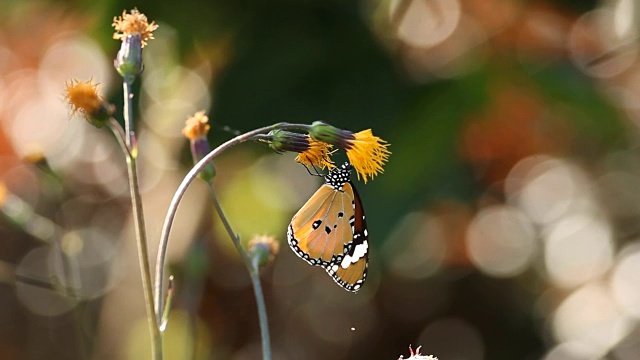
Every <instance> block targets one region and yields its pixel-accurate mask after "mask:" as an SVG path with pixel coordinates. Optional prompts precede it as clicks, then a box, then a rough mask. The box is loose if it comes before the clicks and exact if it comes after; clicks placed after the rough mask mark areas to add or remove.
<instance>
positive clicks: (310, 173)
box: [302, 164, 324, 176]
mask: <svg viewBox="0 0 640 360" xmlns="http://www.w3.org/2000/svg"><path fill="white" fill-rule="evenodd" d="M302 166H304V168H305V169H306V170H307V172H308V173H309V175H311V176H324V175H322V174H320V172H319V171H318V168H316V167H315V165H311V166H312V167H313V170H314V171H315V174H314V173H312V172H311V170H309V167H308V166H307V165H305V164H302Z"/></svg>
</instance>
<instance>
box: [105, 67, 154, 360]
mask: <svg viewBox="0 0 640 360" xmlns="http://www.w3.org/2000/svg"><path fill="white" fill-rule="evenodd" d="M131 83H132V82H131V81H127V80H126V79H125V81H123V89H124V123H125V136H124V137H125V145H126V148H127V150H128V151H126V160H127V173H128V176H129V190H130V193H131V207H132V213H133V219H134V230H135V237H136V244H137V246H138V263H139V265H140V272H141V275H142V290H143V292H144V301H145V307H146V311H147V320H148V323H149V332H150V334H151V342H152V357H153V359H154V360H162V337H161V334H160V328H159V327H158V320H157V318H156V317H155V314H154V308H153V289H152V283H151V266H150V265H149V249H148V247H147V234H146V228H145V224H144V215H143V212H142V199H141V197H140V187H139V185H138V171H137V167H136V155H137V150H136V149H135V147H136V146H137V145H136V144H135V134H134V132H133V109H132V108H133V106H132V104H133V96H132V93H131ZM110 127H113V126H111V123H110ZM118 127H119V126H118ZM117 132H119V131H115V132H114V134H115V133H117ZM119 136H121V134H116V137H119Z"/></svg>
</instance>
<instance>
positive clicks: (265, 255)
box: [249, 235, 280, 266]
mask: <svg viewBox="0 0 640 360" xmlns="http://www.w3.org/2000/svg"><path fill="white" fill-rule="evenodd" d="M279 251H280V244H279V243H278V241H277V240H276V239H275V238H274V237H273V236H268V235H258V236H254V238H253V239H251V241H249V254H250V257H251V258H252V259H255V260H257V262H258V264H259V265H260V266H264V265H266V264H268V263H269V262H271V261H273V259H275V257H276V255H278V252H279Z"/></svg>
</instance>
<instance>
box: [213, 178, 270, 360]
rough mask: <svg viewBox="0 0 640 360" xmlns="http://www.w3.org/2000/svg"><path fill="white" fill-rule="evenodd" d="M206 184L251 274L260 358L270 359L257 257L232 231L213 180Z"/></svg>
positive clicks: (267, 324) (265, 313) (267, 323)
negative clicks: (258, 331)
mask: <svg viewBox="0 0 640 360" xmlns="http://www.w3.org/2000/svg"><path fill="white" fill-rule="evenodd" d="M207 185H209V186H208V187H209V193H211V198H212V200H213V204H214V206H215V207H216V211H217V212H218V216H219V217H220V220H221V221H222V224H223V225H224V228H225V229H226V230H227V233H228V234H229V237H230V238H231V242H233V245H234V246H235V247H236V250H238V252H239V253H240V257H242V260H243V261H244V264H245V266H246V267H247V270H249V275H250V276H251V284H252V285H253V293H254V295H255V297H256V303H257V305H258V320H259V322H260V336H261V338H262V358H263V360H271V341H270V337H269V322H268V321H267V307H266V305H265V302H264V295H263V293H262V285H261V284H260V273H259V271H258V270H259V269H260V267H259V264H258V263H257V259H255V258H254V260H253V261H252V260H251V258H250V257H249V255H248V254H247V252H246V251H245V249H244V248H243V247H242V244H241V243H240V236H239V235H238V234H237V233H236V232H234V231H233V229H232V228H231V224H230V223H229V220H228V219H227V216H226V215H225V213H224V210H222V205H220V201H219V200H218V196H217V195H216V192H215V190H214V188H213V180H209V181H207Z"/></svg>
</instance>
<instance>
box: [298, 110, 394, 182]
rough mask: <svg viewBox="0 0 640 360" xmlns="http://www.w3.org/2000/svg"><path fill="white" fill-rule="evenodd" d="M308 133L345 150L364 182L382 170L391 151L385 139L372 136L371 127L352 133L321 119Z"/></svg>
mask: <svg viewBox="0 0 640 360" xmlns="http://www.w3.org/2000/svg"><path fill="white" fill-rule="evenodd" d="M309 134H310V135H311V137H312V138H314V139H316V140H320V141H323V142H327V143H329V144H334V145H337V146H339V147H341V148H343V149H344V150H345V151H346V152H347V158H349V162H350V163H351V165H353V168H354V169H355V170H356V174H358V179H359V178H360V177H362V180H363V181H364V183H365V184H366V183H367V181H368V180H369V178H371V179H373V178H374V177H375V176H376V175H378V174H379V173H382V172H383V171H384V169H383V165H384V164H385V163H386V162H387V160H388V159H389V155H390V154H391V152H390V151H389V149H387V147H388V146H389V144H387V142H386V141H384V140H382V139H381V138H379V137H377V136H374V135H373V133H372V132H371V129H367V130H363V131H360V132H357V133H353V132H351V131H349V130H343V129H338V128H336V127H334V126H331V125H329V124H326V123H323V122H321V121H316V122H314V123H313V124H312V125H311V129H310V130H309Z"/></svg>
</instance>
